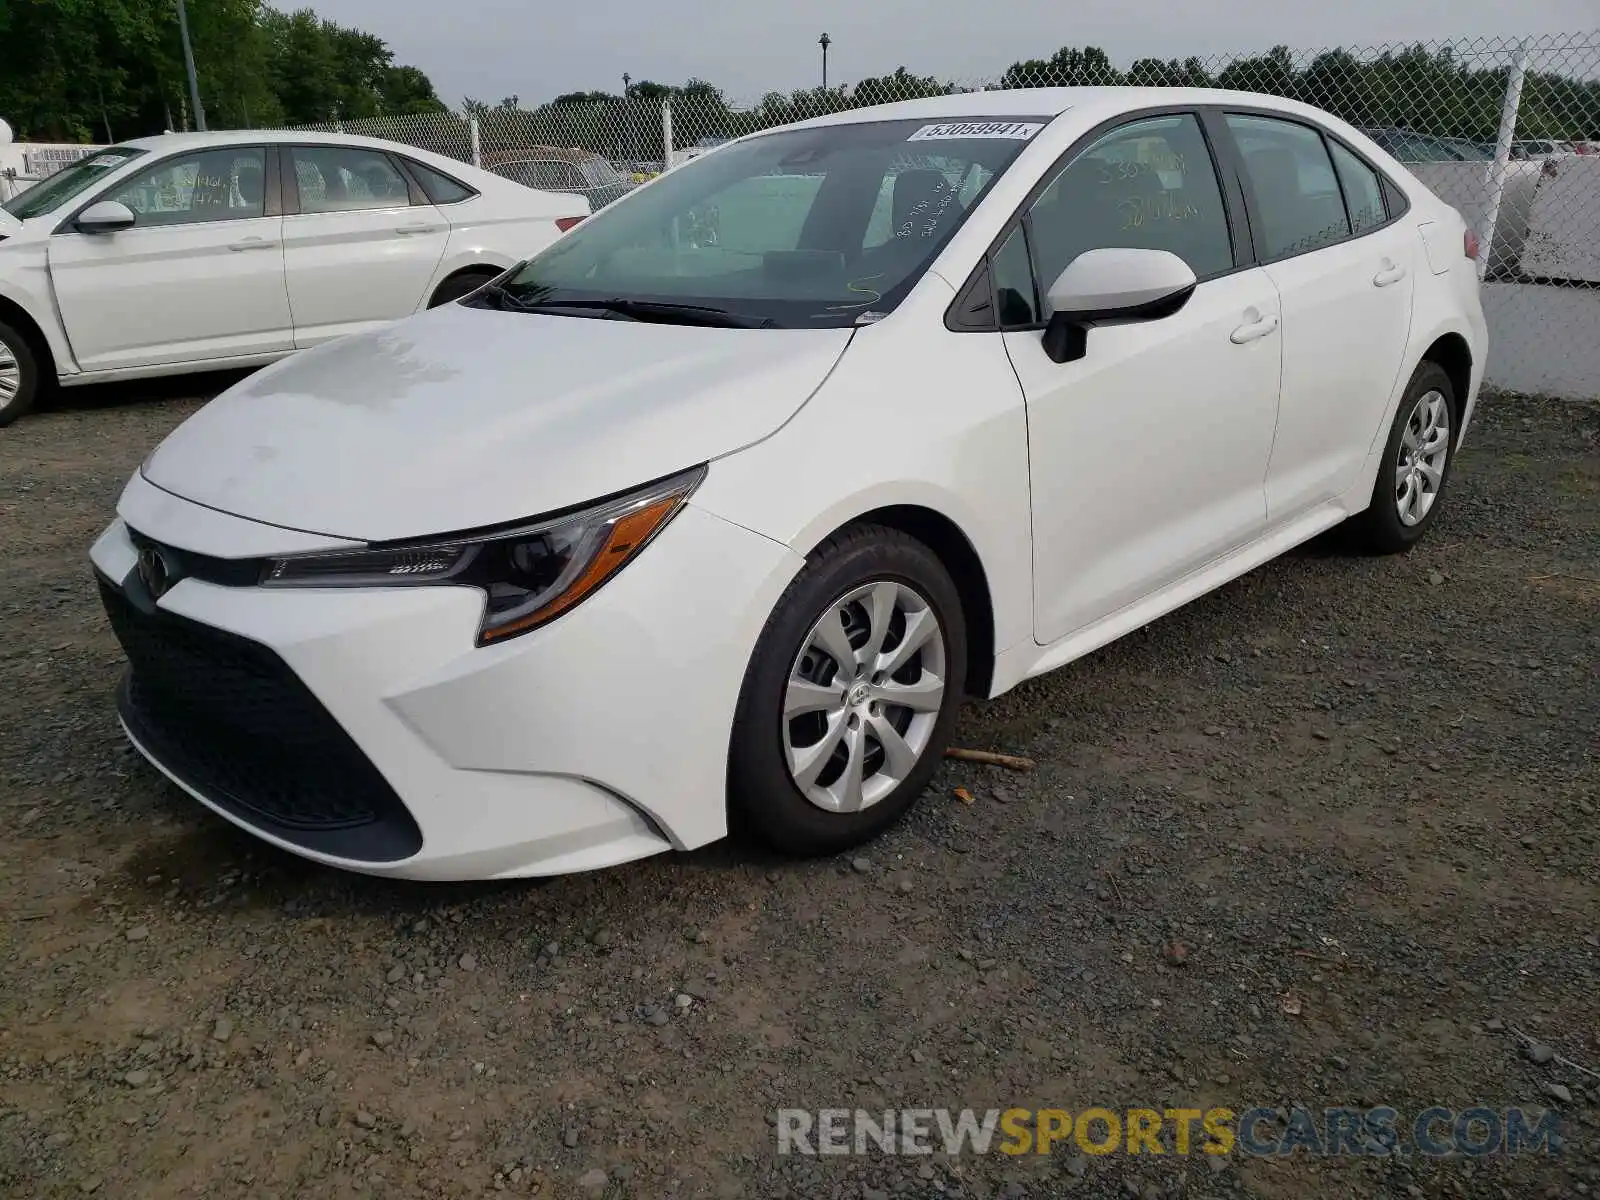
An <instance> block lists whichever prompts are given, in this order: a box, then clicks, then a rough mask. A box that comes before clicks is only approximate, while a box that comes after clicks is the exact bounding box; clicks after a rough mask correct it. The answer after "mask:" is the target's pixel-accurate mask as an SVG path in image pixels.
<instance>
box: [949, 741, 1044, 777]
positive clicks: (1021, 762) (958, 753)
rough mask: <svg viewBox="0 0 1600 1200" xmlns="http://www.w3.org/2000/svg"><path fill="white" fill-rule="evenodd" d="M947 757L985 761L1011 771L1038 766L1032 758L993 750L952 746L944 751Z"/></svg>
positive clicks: (973, 761) (987, 763)
mask: <svg viewBox="0 0 1600 1200" xmlns="http://www.w3.org/2000/svg"><path fill="white" fill-rule="evenodd" d="M944 756H945V757H946V758H959V759H960V760H961V761H962V762H972V763H983V764H984V765H985V766H990V767H1005V768H1006V769H1008V770H1011V771H1031V770H1033V768H1034V767H1036V766H1038V764H1037V763H1035V762H1034V761H1033V759H1031V758H1023V757H1021V756H1020V755H1016V754H996V753H994V752H993V751H992V750H960V749H957V748H956V747H954V746H952V747H951V748H950V749H948V750H946V751H945V752H944Z"/></svg>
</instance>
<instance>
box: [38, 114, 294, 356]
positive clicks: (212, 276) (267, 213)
mask: <svg viewBox="0 0 1600 1200" xmlns="http://www.w3.org/2000/svg"><path fill="white" fill-rule="evenodd" d="M276 183H277V180H276V172H275V164H274V163H272V162H271V161H269V152H268V150H267V148H266V147H264V146H248V145H247V146H225V147H210V148H206V149H196V150H190V151H187V152H184V153H181V154H175V155H172V156H171V157H169V158H165V159H162V160H159V161H157V162H153V163H151V164H150V165H149V166H146V167H144V168H142V169H141V170H140V171H139V172H138V173H137V174H135V175H134V176H132V177H131V178H129V179H126V180H125V181H123V182H120V183H117V184H114V185H112V186H111V187H110V188H108V189H107V190H105V191H103V192H100V193H97V194H95V195H93V196H92V197H91V198H89V199H88V200H86V201H85V203H84V204H83V205H80V206H79V208H85V207H87V206H88V205H89V204H91V203H94V202H96V201H100V200H117V201H120V202H121V203H123V204H126V205H127V206H128V207H129V208H130V209H132V210H133V212H134V216H135V218H136V222H135V224H134V226H133V228H132V229H124V230H121V231H120V232H117V233H94V234H90V233H80V232H78V231H77V230H76V229H75V228H74V227H73V226H72V225H71V223H70V222H69V223H67V224H65V225H63V227H62V228H61V229H60V230H58V231H57V232H56V233H55V234H53V235H52V236H51V238H50V245H49V260H50V278H51V282H52V283H53V285H54V287H55V294H56V303H57V304H58V305H59V306H60V310H61V319H62V323H63V324H64V325H65V326H66V329H67V337H68V339H69V340H70V341H71V343H72V350H73V355H74V356H75V357H76V358H77V360H78V363H79V365H80V366H81V367H82V368H83V369H84V370H85V371H110V370H118V369H123V368H128V367H143V366H157V365H161V364H165V363H187V362H199V361H209V360H213V359H216V360H223V359H229V358H241V357H249V356H254V355H261V354H272V353H277V352H281V351H286V350H290V349H293V344H294V343H293V336H294V335H293V331H292V327H291V323H290V318H289V300H288V296H287V295H286V293H285V291H284V274H283V243H282V233H283V217H282V215H281V208H280V206H279V203H278V194H277V187H276ZM75 211H76V210H75Z"/></svg>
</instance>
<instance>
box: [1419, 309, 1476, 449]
mask: <svg viewBox="0 0 1600 1200" xmlns="http://www.w3.org/2000/svg"><path fill="white" fill-rule="evenodd" d="M1418 362H1419V363H1420V362H1431V363H1436V364H1437V365H1438V366H1439V367H1441V368H1442V369H1443V370H1444V373H1445V374H1446V375H1448V376H1449V377H1450V388H1451V390H1452V391H1453V392H1454V393H1455V395H1454V396H1452V397H1451V408H1452V410H1453V411H1452V412H1451V414H1450V415H1451V416H1452V417H1453V418H1454V419H1455V423H1456V443H1457V444H1458V445H1459V444H1460V442H1461V439H1462V437H1463V436H1465V434H1466V432H1467V430H1466V419H1465V418H1466V413H1467V403H1468V398H1469V397H1470V395H1471V393H1472V366H1473V363H1472V347H1471V346H1469V345H1468V344H1467V339H1466V338H1464V337H1462V336H1461V334H1459V333H1456V332H1455V331H1453V330H1452V331H1450V332H1448V333H1443V334H1440V335H1439V336H1438V337H1436V338H1434V339H1433V341H1432V342H1431V343H1430V344H1429V346H1428V348H1427V349H1426V350H1424V351H1423V352H1422V357H1421V358H1420V359H1418Z"/></svg>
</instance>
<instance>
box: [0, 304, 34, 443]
mask: <svg viewBox="0 0 1600 1200" xmlns="http://www.w3.org/2000/svg"><path fill="white" fill-rule="evenodd" d="M12 363H15V364H16V368H17V384H18V386H17V390H16V391H15V392H14V393H12V394H10V395H7V394H6V392H7V391H9V388H7V389H5V390H4V391H0V428H4V427H5V426H7V425H9V424H11V422H13V421H15V420H16V419H17V418H18V417H20V416H22V414H23V413H25V412H28V411H30V410H31V409H32V408H33V406H34V403H35V402H36V401H37V400H38V399H39V391H40V388H41V387H42V386H43V380H42V379H41V378H40V376H39V359H38V357H37V356H36V355H35V354H34V352H33V346H32V345H31V344H30V343H29V342H28V339H27V338H25V337H23V336H22V334H21V333H20V332H19V331H18V330H16V329H14V328H12V327H11V326H10V325H7V324H5V323H4V322H3V321H0V366H9V365H11V364H12ZM7 374H8V375H9V372H7Z"/></svg>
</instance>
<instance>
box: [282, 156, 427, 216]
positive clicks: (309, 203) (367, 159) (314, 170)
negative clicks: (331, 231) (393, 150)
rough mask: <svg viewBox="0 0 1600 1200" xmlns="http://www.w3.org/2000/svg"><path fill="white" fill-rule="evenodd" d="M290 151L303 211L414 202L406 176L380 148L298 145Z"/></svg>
mask: <svg viewBox="0 0 1600 1200" xmlns="http://www.w3.org/2000/svg"><path fill="white" fill-rule="evenodd" d="M289 153H290V155H291V157H292V158H293V159H294V176H295V181H296V182H297V183H298V184H299V185H300V211H301V212H303V213H329V212H353V211H359V210H360V209H365V208H399V207H403V206H405V205H408V204H410V203H411V194H410V192H409V190H408V189H407V188H406V181H405V177H404V176H402V175H401V174H400V171H399V169H398V168H397V167H396V166H395V165H394V163H392V162H391V161H389V156H388V155H387V154H384V153H383V152H381V151H378V150H368V149H366V148H365V147H362V146H295V147H294V148H292V149H291V150H290V151H289Z"/></svg>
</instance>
